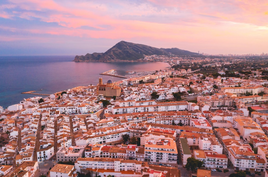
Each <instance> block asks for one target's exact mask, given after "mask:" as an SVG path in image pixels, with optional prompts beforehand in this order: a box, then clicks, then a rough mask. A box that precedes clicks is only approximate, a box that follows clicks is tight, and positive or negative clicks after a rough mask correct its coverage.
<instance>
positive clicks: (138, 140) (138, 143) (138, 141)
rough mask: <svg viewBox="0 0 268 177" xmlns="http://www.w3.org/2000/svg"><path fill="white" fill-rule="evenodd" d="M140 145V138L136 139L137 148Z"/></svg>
mask: <svg viewBox="0 0 268 177" xmlns="http://www.w3.org/2000/svg"><path fill="white" fill-rule="evenodd" d="M140 145H141V138H140V137H138V138H137V146H140Z"/></svg>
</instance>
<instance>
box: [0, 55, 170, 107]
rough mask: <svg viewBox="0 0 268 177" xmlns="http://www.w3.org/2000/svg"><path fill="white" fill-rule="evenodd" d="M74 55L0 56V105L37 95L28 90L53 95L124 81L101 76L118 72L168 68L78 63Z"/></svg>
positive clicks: (153, 65)
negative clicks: (100, 83) (111, 70)
mask: <svg viewBox="0 0 268 177" xmlns="http://www.w3.org/2000/svg"><path fill="white" fill-rule="evenodd" d="M73 59H74V56H0V106H2V107H4V108H7V107H8V106H10V105H13V104H17V103H19V102H20V101H21V100H23V99H24V98H29V97H34V95H29V94H21V93H22V92H26V91H37V93H45V94H52V93H55V92H58V91H62V90H66V89H70V88H73V87H76V86H87V85H90V84H93V85H96V84H97V83H98V78H100V77H102V78H103V81H104V82H106V81H107V80H112V81H114V82H115V81H118V80H122V78H116V77H111V76H103V75H100V73H102V72H104V71H108V70H110V69H116V70H117V71H118V74H120V75H126V73H127V71H139V72H141V71H154V70H161V69H165V68H167V67H168V66H169V65H168V64H167V63H162V62H156V63H76V62H73Z"/></svg>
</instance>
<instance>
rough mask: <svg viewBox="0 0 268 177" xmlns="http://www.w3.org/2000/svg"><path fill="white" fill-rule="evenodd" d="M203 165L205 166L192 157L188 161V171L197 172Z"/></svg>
mask: <svg viewBox="0 0 268 177" xmlns="http://www.w3.org/2000/svg"><path fill="white" fill-rule="evenodd" d="M202 165H203V162H202V161H200V160H197V159H195V158H193V157H190V158H188V159H187V164H186V169H187V170H191V171H196V170H197V169H198V168H200V167H202Z"/></svg>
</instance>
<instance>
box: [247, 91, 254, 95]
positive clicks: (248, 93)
mask: <svg viewBox="0 0 268 177" xmlns="http://www.w3.org/2000/svg"><path fill="white" fill-rule="evenodd" d="M245 95H246V96H251V95H253V94H252V93H250V92H248V91H247V92H246V94H245Z"/></svg>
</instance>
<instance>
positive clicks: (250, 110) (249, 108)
mask: <svg viewBox="0 0 268 177" xmlns="http://www.w3.org/2000/svg"><path fill="white" fill-rule="evenodd" d="M248 111H249V115H251V113H252V112H253V111H255V110H254V109H252V108H251V107H248Z"/></svg>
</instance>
